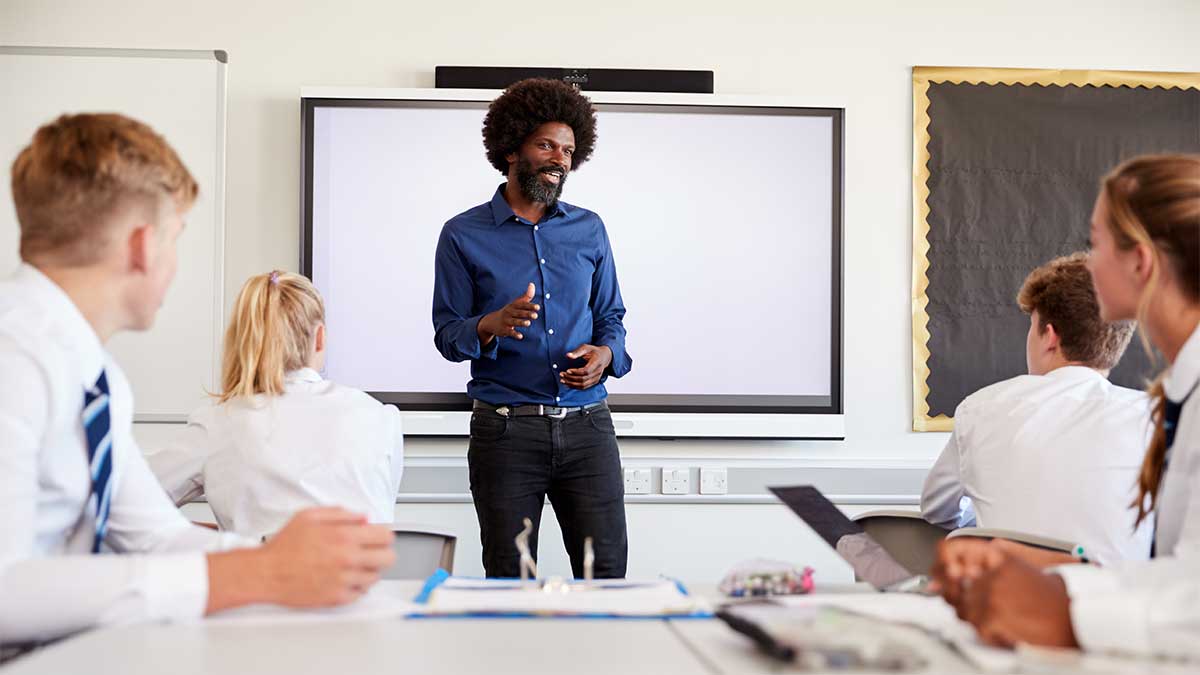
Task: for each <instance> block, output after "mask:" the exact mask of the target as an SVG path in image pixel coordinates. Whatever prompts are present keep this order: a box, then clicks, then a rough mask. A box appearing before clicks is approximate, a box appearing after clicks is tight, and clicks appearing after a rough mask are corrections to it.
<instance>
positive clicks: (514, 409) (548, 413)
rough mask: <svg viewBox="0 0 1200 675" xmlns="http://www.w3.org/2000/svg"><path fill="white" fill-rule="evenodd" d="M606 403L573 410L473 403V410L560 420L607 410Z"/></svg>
mask: <svg viewBox="0 0 1200 675" xmlns="http://www.w3.org/2000/svg"><path fill="white" fill-rule="evenodd" d="M607 407H608V402H607V401H596V402H595V403H589V404H587V405H583V406H576V407H574V408H561V407H559V406H556V405H540V404H537V405H492V404H491V403H484V402H483V401H475V410H488V411H490V412H494V413H496V414H497V415H500V416H501V417H554V418H556V419H560V420H561V419H562V418H564V417H566V416H567V415H572V414H575V413H582V412H587V411H589V410H596V409H598V408H607Z"/></svg>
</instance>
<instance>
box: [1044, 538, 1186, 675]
mask: <svg viewBox="0 0 1200 675" xmlns="http://www.w3.org/2000/svg"><path fill="white" fill-rule="evenodd" d="M1055 572H1057V573H1058V574H1059V575H1060V576H1062V578H1063V581H1064V582H1065V583H1066V586H1067V594H1068V595H1069V596H1070V598H1071V625H1072V628H1073V629H1074V631H1075V639H1076V640H1077V641H1078V642H1079V646H1080V647H1083V648H1084V649H1086V650H1088V651H1096V652H1119V653H1125V654H1133V655H1139V656H1166V657H1172V658H1186V659H1193V660H1200V565H1197V562H1196V561H1195V560H1188V559H1181V558H1157V559H1154V560H1146V561H1138V562H1136V563H1133V562H1130V563H1127V564H1125V565H1121V566H1120V568H1119V569H1111V568H1102V567H1097V566H1095V565H1064V566H1062V567H1059V568H1056V569H1055Z"/></svg>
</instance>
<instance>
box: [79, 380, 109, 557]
mask: <svg viewBox="0 0 1200 675" xmlns="http://www.w3.org/2000/svg"><path fill="white" fill-rule="evenodd" d="M83 430H84V433H85V435H86V436H87V450H88V466H89V468H90V472H91V475H92V494H91V497H90V498H89V499H88V503H89V505H91V506H92V508H93V509H94V511H93V512H94V513H95V514H96V538H95V539H94V540H93V541H92V553H99V552H100V544H101V542H103V541H104V531H105V529H107V527H108V508H109V504H110V503H111V501H112V481H111V480H110V479H111V478H112V425H111V422H110V418H109V414H108V377H107V376H105V374H104V371H103V370H102V371H100V377H99V378H98V379H97V380H96V384H95V386H93V387H92V388H91V389H89V390H87V391H85V392H84V393H83Z"/></svg>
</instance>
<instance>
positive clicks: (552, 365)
mask: <svg viewBox="0 0 1200 675" xmlns="http://www.w3.org/2000/svg"><path fill="white" fill-rule="evenodd" d="M550 367H551V368H553V369H555V370H558V364H557V363H551V364H550Z"/></svg>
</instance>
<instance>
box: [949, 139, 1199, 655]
mask: <svg viewBox="0 0 1200 675" xmlns="http://www.w3.org/2000/svg"><path fill="white" fill-rule="evenodd" d="M1091 246H1092V251H1091V255H1090V257H1089V260H1088V266H1089V268H1090V270H1091V272H1092V278H1093V283H1094V284H1095V287H1096V296H1097V298H1098V299H1099V301H1100V314H1101V316H1102V317H1104V319H1105V320H1109V321H1116V320H1124V319H1133V318H1136V319H1138V321H1139V322H1140V324H1141V326H1142V328H1143V330H1144V332H1145V335H1146V336H1147V337H1148V338H1149V341H1150V342H1151V343H1152V344H1153V345H1154V347H1156V348H1157V349H1158V350H1159V351H1160V352H1161V353H1162V355H1163V357H1164V358H1165V359H1166V361H1167V363H1168V364H1169V366H1168V368H1167V370H1166V372H1165V373H1163V375H1162V376H1160V378H1159V379H1158V380H1156V381H1155V383H1154V384H1153V385H1152V386H1151V388H1150V398H1151V402H1152V403H1151V405H1152V410H1153V413H1152V417H1153V420H1154V423H1155V431H1154V435H1153V438H1152V439H1151V441H1150V444H1149V447H1148V448H1147V450H1146V454H1145V457H1144V460H1143V464H1142V471H1141V473H1140V475H1139V477H1138V496H1137V499H1136V500H1135V502H1134V503H1133V504H1132V508H1134V509H1135V510H1136V511H1137V513H1138V516H1139V518H1144V517H1146V516H1148V515H1149V513H1151V512H1153V513H1154V514H1155V515H1156V520H1155V535H1154V536H1155V544H1154V547H1155V548H1154V555H1155V557H1154V558H1153V559H1152V560H1147V561H1125V562H1119V563H1115V564H1113V565H1108V566H1103V567H1101V566H1098V565H1084V564H1078V565H1061V566H1058V567H1054V568H1052V569H1050V570H1048V571H1047V572H1044V571H1043V570H1041V569H1039V568H1038V567H1037V565H1036V564H1031V563H1030V561H1029V560H1028V559H1026V557H1025V556H1024V555H1023V554H1022V553H1020V552H1019V551H1018V550H1014V549H1012V548H1010V547H1005V546H1003V545H998V544H990V545H989V544H980V543H979V542H961V541H953V542H947V543H945V544H943V545H942V546H941V547H940V549H939V560H938V563H937V564H936V565H935V568H934V576H935V583H936V584H937V586H939V587H940V589H941V591H942V593H943V595H945V596H946V598H947V600H949V601H950V602H952V603H953V604H954V605H955V607H956V609H957V610H958V613H959V616H961V617H963V618H965V619H966V620H968V621H970V622H971V623H972V624H974V625H975V626H976V628H977V629H978V630H979V635H980V637H981V638H983V639H984V640H985V641H988V642H990V643H993V644H1001V645H1014V644H1017V643H1030V644H1036V645H1053V646H1063V647H1074V646H1078V647H1082V648H1083V649H1087V650H1089V651H1117V652H1125V653H1130V654H1139V655H1156V656H1168V657H1175V658H1187V659H1193V660H1200V393H1197V391H1198V390H1200V156H1195V155H1177V156H1149V157H1140V158H1135V159H1133V160H1130V161H1128V162H1126V163H1124V164H1122V165H1121V166H1120V167H1118V168H1117V169H1116V170H1114V171H1113V172H1112V173H1110V174H1109V175H1108V176H1107V177H1106V178H1105V179H1104V181H1103V183H1102V186H1101V191H1100V196H1099V197H1098V198H1097V200H1096V208H1095V210H1094V212H1093V214H1092V223H1091ZM1046 516H1047V517H1048V518H1050V517H1053V514H1046Z"/></svg>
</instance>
